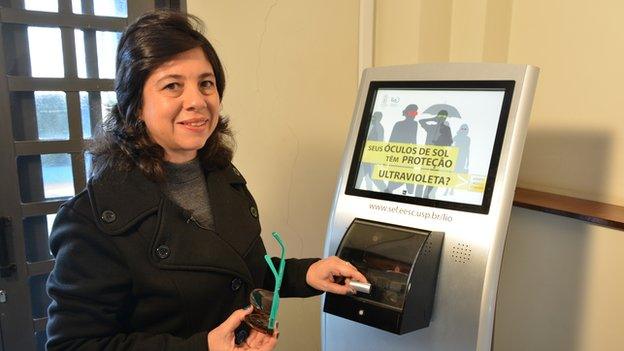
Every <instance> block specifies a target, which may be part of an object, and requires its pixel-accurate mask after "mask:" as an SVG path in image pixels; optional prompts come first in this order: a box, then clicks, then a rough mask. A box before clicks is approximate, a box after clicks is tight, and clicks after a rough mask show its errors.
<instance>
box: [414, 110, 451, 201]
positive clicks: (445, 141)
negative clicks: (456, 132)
mask: <svg viewBox="0 0 624 351" xmlns="http://www.w3.org/2000/svg"><path fill="white" fill-rule="evenodd" d="M447 117H448V112H447V111H446V110H440V111H439V112H438V114H437V115H436V116H435V117H432V118H424V119H421V120H420V121H419V123H420V125H421V126H422V127H423V129H424V130H425V132H427V137H426V139H425V145H437V146H451V145H452V144H453V135H452V134H451V128H450V127H449V124H448V122H447V121H446V118H447ZM435 193H436V187H433V186H430V185H427V187H426V188H425V193H424V195H423V196H424V198H426V199H433V198H435Z"/></svg>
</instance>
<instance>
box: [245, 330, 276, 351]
mask: <svg viewBox="0 0 624 351" xmlns="http://www.w3.org/2000/svg"><path fill="white" fill-rule="evenodd" d="M278 335H279V331H277V329H275V332H274V333H273V335H271V336H270V335H267V334H263V333H260V332H258V331H256V330H252V331H251V333H250V334H249V337H248V338H247V341H246V346H247V347H249V350H262V351H269V350H273V348H275V346H276V345H277V338H278Z"/></svg>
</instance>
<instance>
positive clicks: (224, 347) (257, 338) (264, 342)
mask: <svg viewBox="0 0 624 351" xmlns="http://www.w3.org/2000/svg"><path fill="white" fill-rule="evenodd" d="M252 311H253V307H251V306H249V307H248V308H246V309H241V310H236V311H234V312H232V314H231V315H230V316H229V317H228V319H226V320H225V321H224V322H223V323H221V325H219V326H218V327H216V328H214V329H213V330H211V331H210V332H209V333H208V337H207V339H208V350H210V351H233V350H257V351H271V350H273V349H274V348H275V345H277V337H278V335H279V332H278V331H277V330H276V331H275V333H273V335H272V336H270V335H266V334H263V333H260V332H258V331H256V330H254V329H251V331H250V332H249V337H247V340H245V342H243V343H242V344H240V345H236V342H235V336H234V331H235V330H236V328H238V326H239V325H240V324H241V323H242V322H243V320H244V319H245V316H247V315H249V314H250V313H251V312H252Z"/></svg>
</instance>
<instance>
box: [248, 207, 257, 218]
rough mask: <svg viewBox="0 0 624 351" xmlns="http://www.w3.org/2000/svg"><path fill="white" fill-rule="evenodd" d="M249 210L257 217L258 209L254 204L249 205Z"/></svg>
mask: <svg viewBox="0 0 624 351" xmlns="http://www.w3.org/2000/svg"><path fill="white" fill-rule="evenodd" d="M249 212H251V215H252V216H254V218H258V209H257V208H256V206H251V207H250V208H249Z"/></svg>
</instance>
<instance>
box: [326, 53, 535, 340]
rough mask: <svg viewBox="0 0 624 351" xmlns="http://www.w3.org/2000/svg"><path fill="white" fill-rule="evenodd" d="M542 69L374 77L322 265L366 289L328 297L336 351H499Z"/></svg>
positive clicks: (358, 118)
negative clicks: (499, 301)
mask: <svg viewBox="0 0 624 351" xmlns="http://www.w3.org/2000/svg"><path fill="white" fill-rule="evenodd" d="M538 72H539V70H538V68H536V67H532V66H525V65H506V64H421V65H411V66H397V67H380V68H370V69H367V70H365V71H364V74H363V76H362V81H361V86H360V91H359V95H358V99H357V102H356V105H355V111H354V114H353V122H352V124H351V130H350V132H349V136H348V140H347V144H346V150H345V154H344V158H343V161H342V165H341V169H340V170H341V173H340V177H339V181H338V187H337V190H336V196H335V199H334V204H333V208H332V211H331V214H330V219H329V227H328V233H327V239H326V242H325V255H326V256H330V255H337V256H339V257H341V258H342V259H344V260H346V261H348V262H349V263H351V264H353V265H354V266H356V267H357V268H358V269H359V270H360V271H361V272H362V273H363V274H364V275H365V276H366V278H367V279H368V283H370V285H368V284H363V283H365V282H346V283H349V284H351V285H352V286H354V287H355V288H356V290H357V292H356V293H355V294H353V295H349V296H338V295H332V294H327V295H326V296H325V298H324V301H323V313H322V318H321V320H322V344H323V349H324V350H325V351H337V350H358V351H359V350H375V351H378V350H393V351H395V350H396V351H400V350H462V351H465V350H490V349H491V344H492V333H493V326H494V310H495V306H496V292H497V287H498V279H499V273H500V265H501V259H502V253H503V247H504V244H505V236H506V233H507V224H508V221H509V213H510V210H511V205H512V201H513V196H514V189H515V185H516V179H517V175H518V168H519V165H520V159H521V155H522V147H523V144H524V139H525V135H526V129H527V124H528V120H529V113H530V110H531V105H532V100H533V94H534V90H535V86H536V83H537V76H538Z"/></svg>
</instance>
